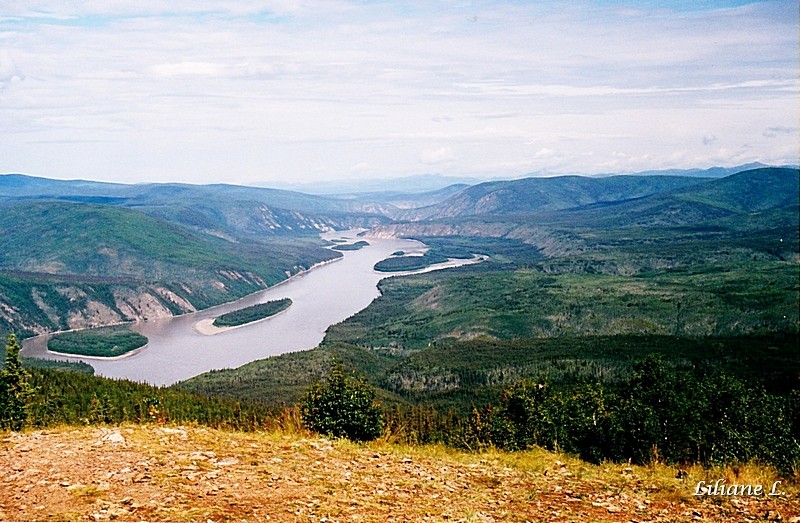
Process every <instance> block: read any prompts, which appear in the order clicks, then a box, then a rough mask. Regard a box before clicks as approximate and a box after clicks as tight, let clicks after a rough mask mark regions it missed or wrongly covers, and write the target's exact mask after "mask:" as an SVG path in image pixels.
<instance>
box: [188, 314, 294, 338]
mask: <svg viewBox="0 0 800 523" xmlns="http://www.w3.org/2000/svg"><path fill="white" fill-rule="evenodd" d="M287 312H289V308H288V307H287V308H286V309H283V310H282V311H280V312H276V313H275V314H271V315H270V316H267V317H266V318H259V319H257V320H254V321H250V322H247V323H242V324H241V325H231V326H230V327H217V326H216V325H214V321H215V320H216V319H217V318H216V317H214V318H206V319H204V320H200V321H198V322H197V323H195V324H194V330H195V331H197V332H198V333H199V334H202V335H203V336H214V335H215V334H221V333H223V332H228V331H231V330H236V329H241V328H242V327H250V326H252V325H255V324H257V323H261V322H262V321H267V320H271V319H273V318H275V317H277V316H280V315H281V314H286V313H287Z"/></svg>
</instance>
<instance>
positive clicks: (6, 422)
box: [0, 334, 34, 430]
mask: <svg viewBox="0 0 800 523" xmlns="http://www.w3.org/2000/svg"><path fill="white" fill-rule="evenodd" d="M19 351H20V346H19V343H17V337H16V336H15V335H13V334H10V335H9V336H8V342H7V344H6V359H5V368H4V369H3V370H0V428H8V429H11V430H20V429H21V428H22V427H24V426H25V423H26V422H27V421H28V401H29V400H30V398H31V396H33V393H34V391H33V388H32V387H31V385H30V383H29V380H30V375H29V374H28V372H27V371H26V370H25V369H23V368H22V362H21V361H20V359H19Z"/></svg>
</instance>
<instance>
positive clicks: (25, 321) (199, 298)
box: [0, 272, 267, 334]
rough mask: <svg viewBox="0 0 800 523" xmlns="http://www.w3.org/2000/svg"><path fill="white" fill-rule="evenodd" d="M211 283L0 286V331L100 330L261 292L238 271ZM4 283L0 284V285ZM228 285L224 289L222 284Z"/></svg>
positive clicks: (256, 282) (254, 281)
mask: <svg viewBox="0 0 800 523" xmlns="http://www.w3.org/2000/svg"><path fill="white" fill-rule="evenodd" d="M220 280H223V281H224V282H225V283H222V281H220V282H218V283H219V284H220V286H221V288H220V289H215V288H213V287H214V285H213V282H212V283H211V284H208V285H206V286H203V285H201V284H181V285H176V286H174V289H170V288H167V287H166V286H165V285H162V284H155V283H154V284H135V283H134V284H127V285H126V284H114V285H98V284H88V283H74V284H65V283H34V282H26V281H18V282H14V285H13V286H12V285H11V284H9V283H7V282H6V284H5V285H0V331H13V332H18V333H20V334H25V333H30V334H44V333H47V332H53V331H58V330H65V329H84V328H91V327H101V326H105V325H113V324H116V323H122V322H128V321H139V320H151V319H156V318H166V317H169V316H174V315H176V314H184V313H189V312H194V311H196V310H198V308H202V307H207V306H209V305H213V304H216V303H222V302H225V301H230V300H233V299H236V298H239V297H241V296H242V295H244V294H247V293H249V292H252V291H256V290H259V289H261V288H266V287H267V285H266V283H265V282H264V281H263V280H262V279H260V278H252V277H248V276H246V275H243V274H240V273H238V272H237V273H235V274H233V273H231V274H228V275H226V276H223V275H220ZM0 283H3V282H0ZM226 284H227V285H226Z"/></svg>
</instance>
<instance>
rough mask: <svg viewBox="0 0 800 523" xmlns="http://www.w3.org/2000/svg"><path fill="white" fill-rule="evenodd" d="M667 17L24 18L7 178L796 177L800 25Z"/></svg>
mask: <svg viewBox="0 0 800 523" xmlns="http://www.w3.org/2000/svg"><path fill="white" fill-rule="evenodd" d="M652 5H658V4H648V7H637V9H627V8H626V6H625V5H624V4H623V3H621V2H620V3H619V5H614V3H602V4H598V3H592V2H579V3H568V4H565V3H561V2H559V3H548V2H524V3H518V2H514V3H512V2H509V3H506V2H489V3H484V4H474V5H469V4H455V3H453V4H449V3H425V2H412V3H409V2H381V3H364V2H355V1H353V2H351V1H346V0H331V1H326V2H320V1H313V0H299V1H290V0H286V1H283V0H278V1H273V2H261V1H259V2H256V1H249V0H248V1H245V0H232V1H230V2H225V3H224V4H220V3H219V2H212V1H211V0H194V1H188V0H185V1H176V2H169V3H164V2H157V1H155V0H144V1H142V2H129V1H123V0H111V1H105V0H104V1H100V0H95V1H89V2H80V3H64V2H61V1H58V0H19V1H16V0H11V1H9V2H6V3H4V7H3V10H4V13H3V17H2V18H0V85H2V86H4V87H5V88H4V89H3V90H2V92H1V93H0V108H2V111H3V118H2V119H0V132H2V133H3V136H4V140H3V141H2V143H0V172H9V171H19V170H28V171H29V172H31V173H32V174H40V175H49V176H78V175H79V176H82V177H92V176H94V177H95V178H108V177H110V176H119V177H125V178H126V179H128V180H131V179H133V180H135V179H138V178H142V179H144V178H147V179H154V178H156V177H158V176H169V177H171V179H185V180H193V181H204V180H212V179H216V178H215V177H216V176H222V175H223V174H222V173H231V172H236V173H238V174H237V179H239V180H240V181H247V180H248V179H249V180H268V179H269V178H280V177H287V176H290V177H292V178H294V179H302V178H303V177H308V178H322V177H336V176H338V177H348V176H350V175H362V174H363V173H364V172H370V173H373V172H374V173H376V175H377V174H380V175H387V174H388V175H391V174H396V175H406V174H415V173H417V172H419V171H420V170H427V169H428V168H432V169H435V170H441V171H442V172H446V173H449V174H464V175H493V176H497V175H507V176H512V175H516V174H520V173H521V172H527V171H533V170H541V169H543V170H552V171H559V170H561V171H564V172H598V171H605V170H607V169H609V168H612V167H613V168H620V169H623V168H624V169H628V168H643V169H651V168H660V167H665V166H679V167H691V166H700V167H703V166H708V165H710V164H711V163H712V162H724V163H730V162H732V161H734V159H735V158H742V157H748V158H751V157H752V159H754V160H761V161H764V162H774V163H788V161H790V160H791V156H792V154H791V151H792V150H794V151H795V153H794V156H796V143H797V138H798V130H797V125H796V122H797V121H798V119H799V118H800V107H798V103H797V99H796V93H797V90H798V87H800V84H799V83H798V78H797V74H796V71H797V67H798V59H797V54H796V49H797V45H798V40H797V33H796V25H797V13H796V12H795V11H796V9H795V7H796V6H794V3H793V2H791V1H788V0H779V1H776V2H759V3H753V4H750V5H745V6H742V7H733V8H730V7H727V8H726V7H724V6H722V7H719V8H714V9H706V8H701V7H697V8H695V9H693V10H691V11H682V12H678V11H676V9H674V8H673V7H671V4H670V3H664V4H662V5H664V6H666V7H662V8H657V7H652ZM2 49H5V51H2ZM9 50H10V51H9ZM23 72H24V74H23ZM22 78H24V81H19V80H20V79H22ZM699 127H702V130H699V129H698V128H699ZM68 140H74V141H76V142H77V143H80V144H84V145H81V146H79V147H73V148H71V149H70V148H69V147H67V146H65V145H64V144H65V143H67V141H68ZM704 142H705V143H704ZM59 144H60V145H59ZM745 145H748V146H749V148H745V147H744V146H745ZM721 149H725V151H726V152H727V153H729V154H730V155H731V157H730V158H729V159H728V160H727V162H726V160H725V158H721V157H720V153H719V151H720V150H721ZM554 151H557V154H556V153H555V152H554ZM614 151H617V152H623V153H624V154H626V157H625V158H621V157H619V156H616V155H614V154H613V152H614ZM675 151H684V152H683V153H682V154H681V155H679V156H677V157H676V156H675V155H674V153H675ZM590 153H591V154H590ZM748 155H749V156H748ZM787 157H789V158H788V159H787ZM98 158H106V159H107V160H105V162H108V163H104V161H102V160H98ZM112 160H113V161H112ZM794 161H795V162H796V159H795V160H794ZM198 173H204V174H203V176H205V177H206V178H205V179H201V178H198V176H200V175H199V174H198Z"/></svg>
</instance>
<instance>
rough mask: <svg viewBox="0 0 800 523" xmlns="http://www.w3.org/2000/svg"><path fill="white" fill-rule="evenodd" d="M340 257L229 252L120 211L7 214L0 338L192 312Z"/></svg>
mask: <svg viewBox="0 0 800 523" xmlns="http://www.w3.org/2000/svg"><path fill="white" fill-rule="evenodd" d="M277 241H279V242H280V248H275V242H277ZM338 256H339V254H338V253H336V252H333V251H331V250H329V249H325V248H323V247H322V245H321V243H320V241H319V240H316V239H313V238H303V237H293V238H282V239H280V240H276V239H272V240H269V239H264V240H261V241H260V242H257V243H242V242H231V241H227V240H223V239H220V238H217V237H214V236H210V235H204V234H200V233H196V232H192V231H190V230H188V229H186V228H183V227H180V226H178V225H175V224H173V223H169V222H166V221H164V220H160V219H157V218H154V217H151V216H148V215H146V214H143V213H141V212H138V211H134V210H131V209H126V208H121V207H114V206H109V205H99V204H89V203H66V202H36V203H34V202H24V203H19V204H17V205H13V206H9V207H6V208H5V209H3V212H2V213H0V332H4V331H12V330H16V331H17V332H20V333H41V332H46V331H51V330H58V329H64V328H81V327H89V326H98V325H107V324H110V323H116V322H120V321H131V320H139V319H146V318H156V317H164V316H169V315H173V314H179V313H184V312H191V311H194V310H196V309H201V308H205V307H208V306H210V305H215V304H219V303H222V302H225V301H230V300H232V299H235V298H238V297H241V296H244V295H246V294H249V293H251V292H255V291H257V290H260V289H263V288H266V287H267V286H269V285H273V284H275V283H277V282H279V281H281V280H283V279H285V278H286V277H287V275H288V274H294V273H297V272H299V271H301V270H303V269H307V268H309V267H310V266H311V265H313V264H314V263H317V262H320V261H325V260H329V259H333V258H336V257H338Z"/></svg>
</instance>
